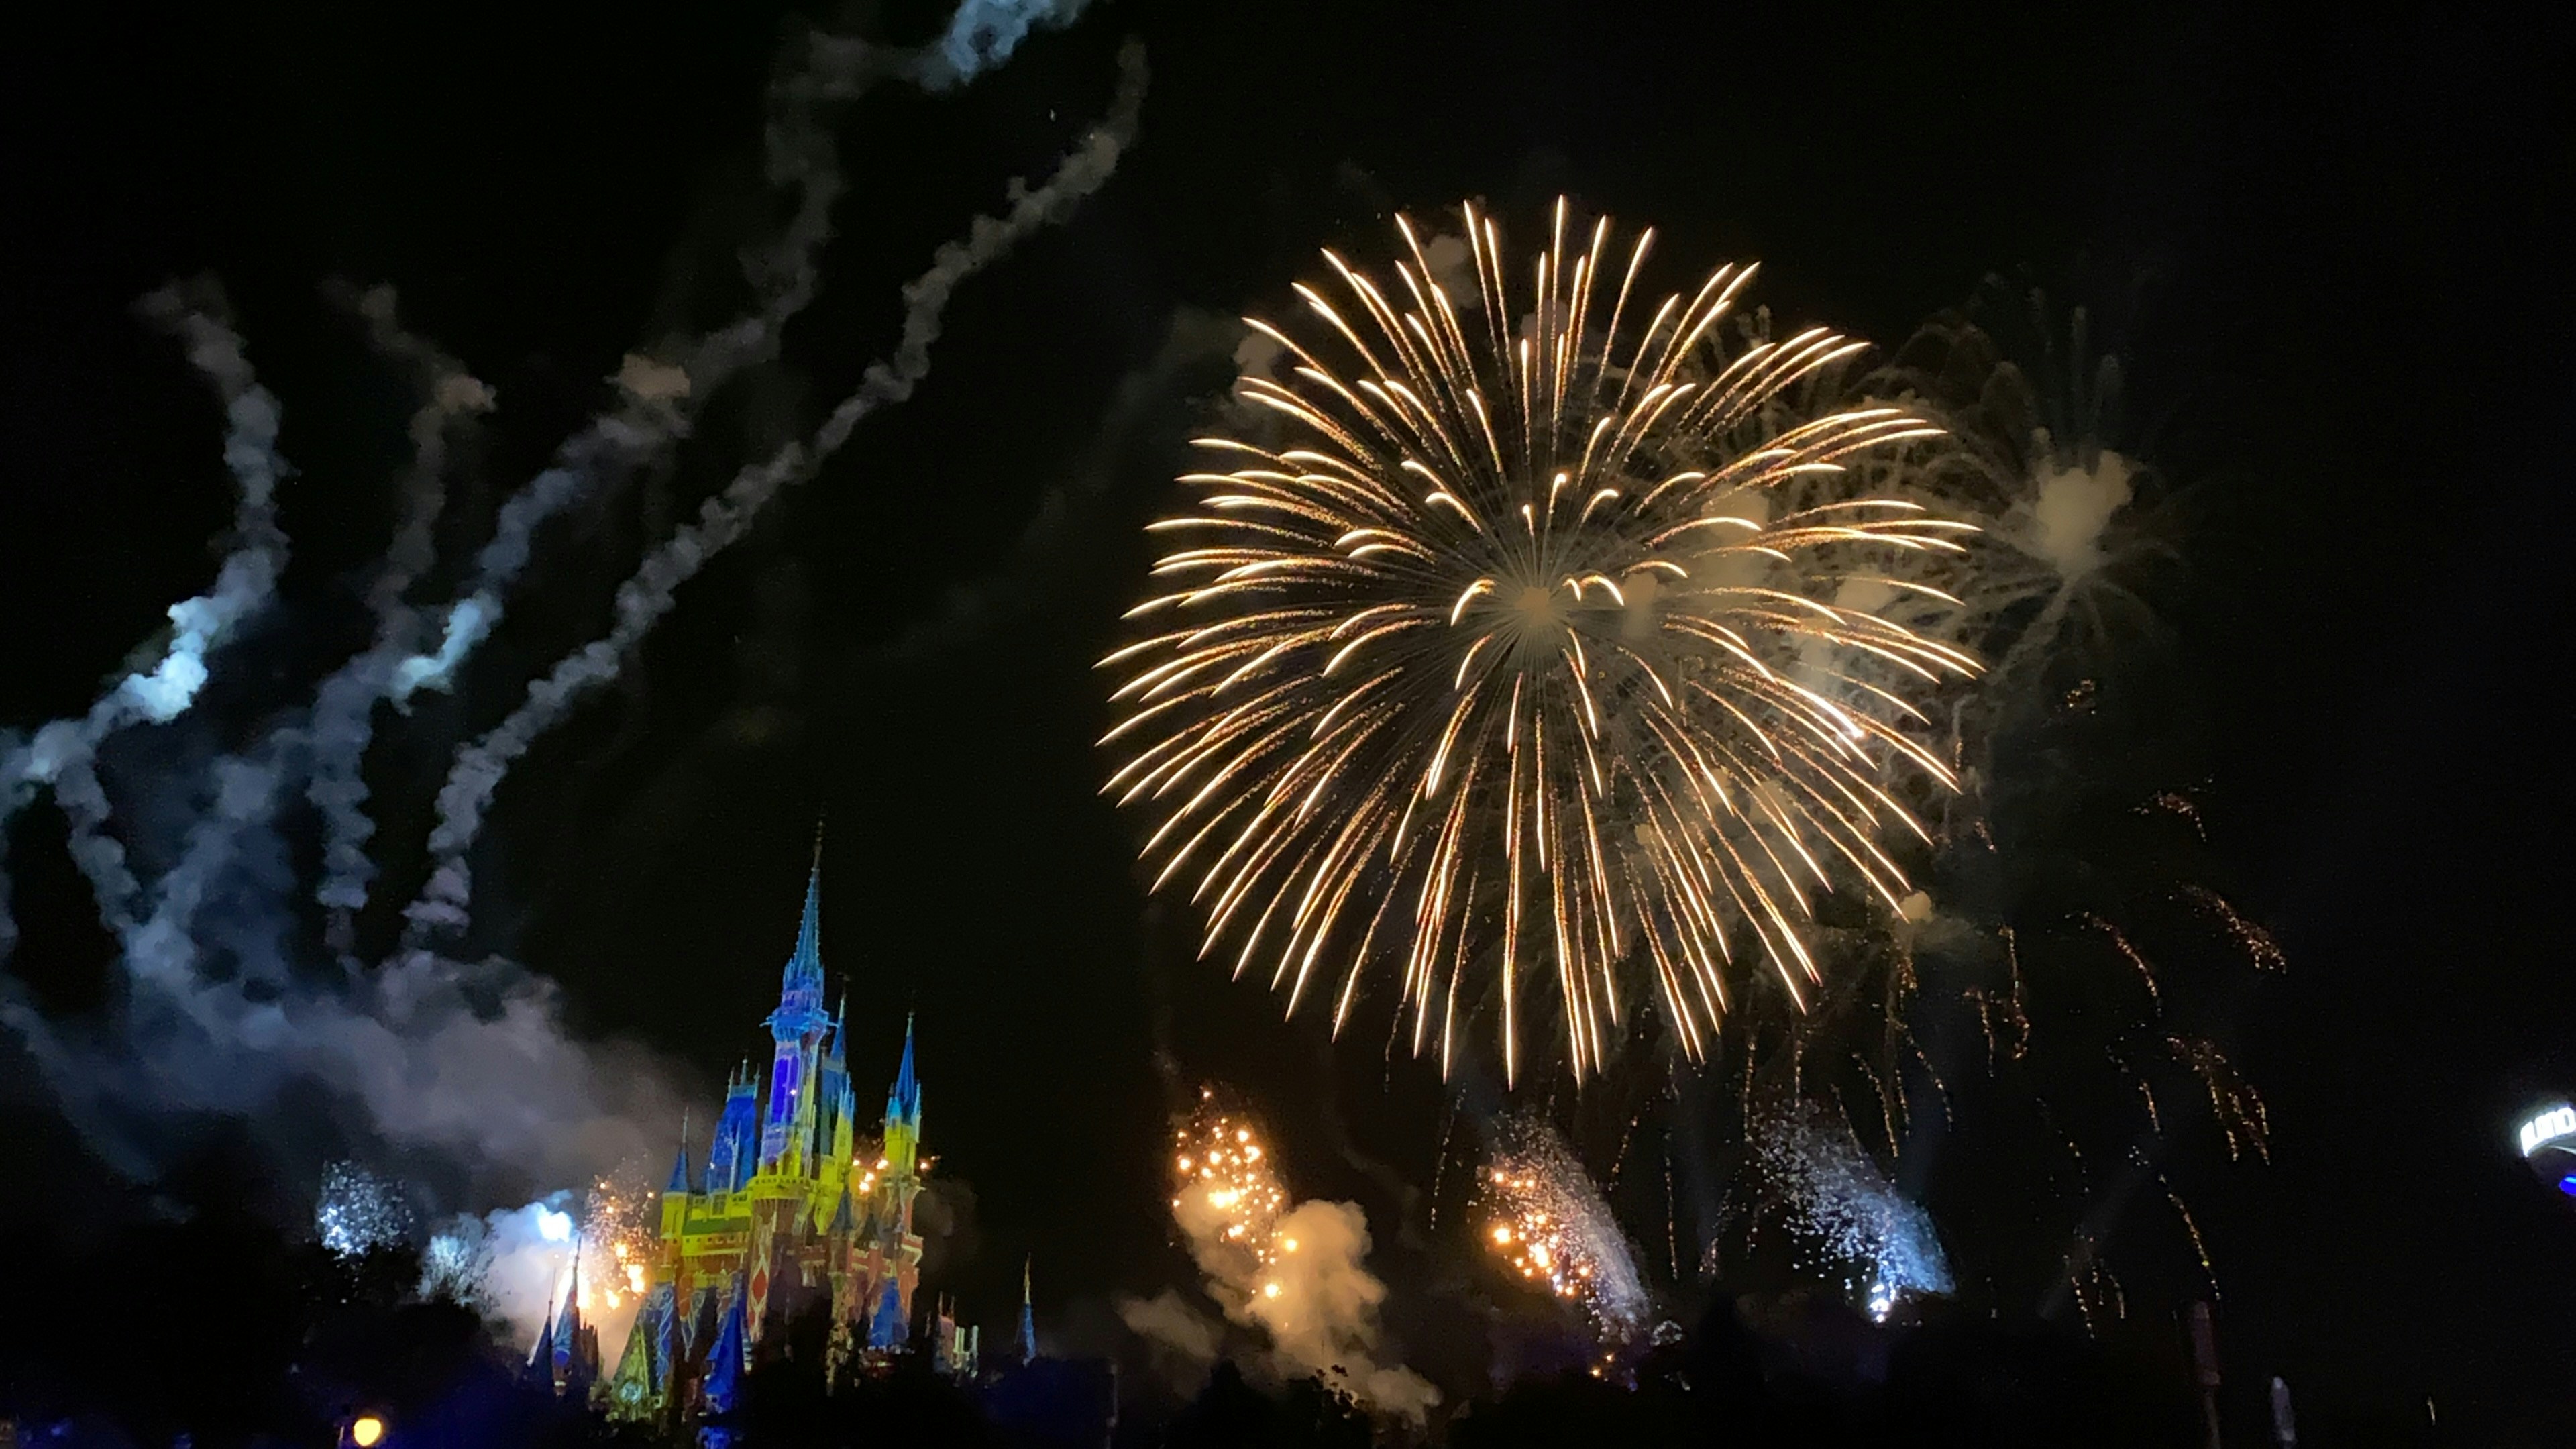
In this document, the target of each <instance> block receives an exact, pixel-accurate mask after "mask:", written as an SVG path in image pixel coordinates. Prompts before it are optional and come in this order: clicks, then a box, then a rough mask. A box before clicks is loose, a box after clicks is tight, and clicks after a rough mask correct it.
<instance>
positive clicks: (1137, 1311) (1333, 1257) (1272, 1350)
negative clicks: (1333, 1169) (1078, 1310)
mask: <svg viewBox="0 0 2576 1449" xmlns="http://www.w3.org/2000/svg"><path fill="white" fill-rule="evenodd" d="M1172 1172H1173V1193H1172V1221H1173V1222H1174V1223H1175V1224H1176V1225H1178V1227H1179V1228H1180V1230H1181V1234H1182V1236H1183V1237H1184V1238H1186V1239H1187V1240H1188V1242H1189V1248H1190V1256H1191V1257H1192V1258H1193V1259H1194V1260H1196V1262H1197V1263H1198V1266H1199V1271H1200V1272H1201V1273H1202V1274H1204V1275H1205V1276H1204V1279H1203V1281H1202V1282H1201V1284H1200V1286H1201V1287H1202V1288H1204V1289H1205V1290H1206V1292H1207V1295H1208V1297H1210V1298H1212V1299H1214V1300H1215V1301H1216V1304H1217V1306H1218V1308H1219V1309H1221V1310H1223V1312H1224V1314H1225V1316H1226V1318H1227V1319H1228V1320H1230V1321H1232V1322H1233V1323H1235V1324H1238V1325H1240V1326H1243V1327H1246V1328H1250V1329H1253V1330H1255V1331H1257V1332H1258V1333H1259V1334H1260V1336H1261V1337H1262V1338H1263V1339H1264V1340H1265V1341H1266V1342H1267V1344H1268V1362H1269V1365H1270V1367H1271V1369H1272V1370H1273V1371H1274V1372H1276V1373H1278V1374H1279V1375H1280V1376H1282V1377H1284V1378H1305V1377H1316V1378H1320V1379H1322V1380H1323V1381H1324V1382H1325V1383H1326V1384H1327V1385H1329V1386H1331V1387H1332V1388H1335V1389H1339V1390H1342V1391H1344V1392H1346V1393H1348V1394H1350V1395H1351V1397H1353V1398H1354V1399H1357V1400H1358V1401H1359V1402H1360V1403H1362V1404H1364V1405H1366V1406H1367V1407H1369V1408H1371V1409H1373V1410H1376V1411H1378V1412H1380V1413H1386V1414H1393V1415H1398V1416H1401V1417H1403V1418H1406V1419H1411V1420H1415V1421H1419V1420H1421V1419H1422V1418H1423V1417H1424V1415H1425V1414H1427V1413H1428V1412H1429V1410H1430V1408H1431V1406H1432V1405H1434V1404H1437V1403H1438V1402H1439V1401H1440V1393H1439V1391H1438V1390H1437V1389H1434V1388H1433V1387H1432V1386H1431V1385H1430V1383H1429V1382H1428V1381H1426V1380H1425V1379H1423V1377H1422V1376H1421V1375H1419V1374H1417V1373H1415V1372H1413V1371H1412V1370H1411V1369H1408V1368H1405V1367H1403V1366H1401V1365H1398V1364H1385V1363H1380V1362H1379V1361H1378V1355H1379V1332H1378V1319H1377V1310H1378V1305H1379V1304H1380V1303H1382V1302H1384V1301H1385V1299H1386V1284H1385V1283H1384V1282H1382V1281H1380V1280H1379V1279H1378V1277H1377V1276H1376V1275H1375V1274H1373V1273H1371V1272H1369V1271H1368V1268H1367V1267H1366V1266H1365V1260H1366V1259H1367V1257H1368V1252H1369V1232H1368V1218H1367V1215H1366V1214H1364V1213H1362V1212H1361V1211H1360V1209H1359V1207H1358V1206H1357V1205H1356V1204H1353V1203H1346V1202H1303V1203H1301V1202H1296V1201H1294V1200H1293V1199H1291V1198H1290V1197H1289V1195H1288V1190H1287V1187H1286V1184H1285V1183H1284V1182H1283V1181H1282V1180H1281V1178H1280V1176H1279V1172H1278V1165H1277V1163H1276V1161H1275V1160H1274V1159H1273V1158H1272V1157H1271V1156H1270V1155H1269V1150H1268V1148H1267V1146H1266V1145H1265V1144H1264V1143H1263V1142H1262V1140H1261V1135H1260V1133H1259V1132H1258V1131H1257V1130H1256V1129H1255V1128H1254V1127H1253V1125H1252V1123H1251V1122H1250V1121H1249V1120H1247V1119H1246V1118H1245V1117H1243V1116H1242V1115H1241V1114H1240V1113H1235V1112H1229V1111H1226V1110H1225V1109H1224V1108H1222V1107H1220V1106H1219V1105H1217V1103H1216V1100H1215V1096H1214V1094H1213V1093H1212V1092H1202V1093H1201V1098H1200V1106H1199V1110H1198V1111H1197V1112H1196V1113H1195V1114H1193V1115H1192V1116H1191V1118H1190V1119H1189V1120H1188V1122H1187V1123H1185V1124H1183V1125H1182V1126H1180V1127H1178V1128H1176V1129H1175V1131H1174V1133H1173V1155H1172ZM1118 1312H1119V1317H1120V1318H1121V1319H1123V1320H1124V1321H1125V1322H1126V1324H1127V1326H1128V1328H1129V1329H1130V1330H1132V1331H1133V1332H1135V1333H1136V1334H1138V1335H1139V1336H1141V1337H1143V1338H1145V1339H1146V1340H1147V1341H1148V1342H1150V1343H1153V1344H1155V1345H1156V1346H1158V1347H1160V1348H1162V1349H1164V1350H1166V1351H1169V1352H1171V1353H1173V1354H1174V1355H1175V1356H1177V1357H1179V1358H1181V1359H1183V1360H1184V1361H1185V1362H1188V1363H1191V1364H1193V1365H1197V1366H1204V1365H1205V1364H1206V1363H1207V1362H1209V1361H1210V1360H1212V1359H1213V1358H1214V1357H1215V1356H1216V1353H1217V1350H1218V1348H1219V1347H1220V1345H1221V1344H1222V1343H1223V1340H1224V1333H1223V1331H1222V1330H1221V1329H1220V1327H1219V1326H1218V1325H1217V1324H1215V1323H1213V1322H1211V1321H1209V1320H1208V1319H1207V1318H1206V1317H1205V1316H1203V1315H1202V1314H1200V1313H1199V1312H1198V1311H1197V1310H1196V1309H1194V1308H1192V1307H1190V1306H1189V1304H1188V1303H1187V1302H1186V1301H1185V1300H1184V1299H1182V1297H1181V1296H1180V1295H1179V1294H1177V1293H1173V1292H1170V1291H1169V1290H1166V1291H1165V1292H1163V1293H1162V1294H1160V1295H1157V1296H1156V1297H1154V1298H1151V1299H1126V1300H1122V1301H1121V1302H1120V1304H1119V1305H1118Z"/></svg>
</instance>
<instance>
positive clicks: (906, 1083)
mask: <svg viewBox="0 0 2576 1449" xmlns="http://www.w3.org/2000/svg"><path fill="white" fill-rule="evenodd" d="M886 1120H887V1121H888V1122H901V1123H903V1124H904V1125H905V1126H907V1127H912V1128H916V1129H917V1128H919V1127H920V1126H921V1079H920V1078H919V1077H918V1076H915V1075H914V1074H913V1070H912V1013H911V1012H908V1011H907V1012H905V1013H904V1014H903V1062H902V1064H901V1065H899V1066H897V1067H896V1068H895V1069H894V1090H893V1091H892V1092H890V1093H888V1094H887V1095H886Z"/></svg>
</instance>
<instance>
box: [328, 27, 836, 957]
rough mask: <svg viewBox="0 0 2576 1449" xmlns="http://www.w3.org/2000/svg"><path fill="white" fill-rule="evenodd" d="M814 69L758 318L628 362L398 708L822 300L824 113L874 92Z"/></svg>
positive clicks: (527, 504) (800, 97)
mask: <svg viewBox="0 0 2576 1449" xmlns="http://www.w3.org/2000/svg"><path fill="white" fill-rule="evenodd" d="M807 45H808V54H809V61H808V63H807V64H806V65H805V66H803V67H800V68H798V69H797V70H796V71H794V72H793V73H791V74H790V75H789V76H788V77H787V78H786V79H785V80H783V81H782V82H780V83H779V84H778V85H776V86H775V87H773V89H772V93H771V101H772V109H773V111H774V112H775V113H776V114H775V115H774V117H773V119H772V120H771V122H770V125H769V127H768V130H767V132H766V135H765V140H764V146H765V149H766V153H767V155H766V167H767V173H768V177H769V181H770V184H772V185H773V186H778V187H781V188H792V189H793V190H794V191H795V193H796V197H797V203H796V213H795V215H794V216H793V217H792V218H791V219H790V220H789V221H788V223H787V225H786V227H785V228H784V229H782V230H781V231H780V233H779V235H778V237H777V239H776V241H774V242H773V243H772V244H771V245H770V246H769V247H768V248H767V250H765V251H763V252H759V253H755V254H753V255H751V256H749V257H746V258H745V271H746V273H747V274H748V275H749V277H750V280H751V282H752V284H753V286H754V287H755V288H756V289H757V290H758V291H759V293H760V304H759V306H758V307H756V308H755V309H753V310H752V311H751V312H749V313H746V314H745V315H743V316H741V317H738V318H736V319H735V320H734V321H733V322H731V323H729V324H727V325H726V326H724V327H721V328H718V329H716V330H715V331H713V332H710V333H708V334H707V335H705V336H704V337H701V338H699V339H698V340H697V341H696V342H695V343H693V344H691V345H690V346H688V347H686V348H685V349H682V351H681V356H680V358H679V360H678V361H676V362H666V361H661V360H658V359H655V358H652V357H648V356H646V355H644V354H642V353H629V354H627V356H626V358H625V361H624V363H623V365H622V366H620V368H619V369H618V373H617V376H616V377H615V378H614V379H613V380H614V381H615V382H616V384H617V388H618V395H619V403H618V406H617V407H616V409H615V410H614V411H612V412H609V413H607V414H605V415H603V416H601V417H600V418H598V419H597V420H595V421H593V422H592V423H591V425H590V426H589V427H587V428H585V429H583V430H582V431H581V432H580V433H578V434H576V435H575V436H574V437H573V438H572V439H571V440H569V441H567V442H566V443H565V444H564V445H563V446H562V448H560V449H559V450H557V452H556V455H555V462H554V466H552V467H550V468H548V469H546V470H545V471H544V472H542V473H540V474H538V475H537V476H536V477H535V478H534V479H532V480H530V482H529V483H528V485H527V486H526V487H525V488H522V489H520V490H519V491H518V492H517V493H515V494H512V495H511V497H510V498H509V500H508V501H507V502H505V503H503V504H502V505H501V512H500V516H499V517H498V518H496V519H495V520H494V522H493V530H492V537H491V539H490V540H489V541H487V542H486V543H485V544H484V545H483V548H482V551H481V552H480V553H479V554H477V555H476V557H475V561H474V576H473V581H472V582H471V583H470V584H469V585H467V588H466V595H465V597H464V598H462V599H460V600H458V601H457V602H456V603H455V604H454V605H453V606H452V607H451V608H450V609H449V610H448V611H447V617H446V619H445V622H444V624H443V626H442V632H441V637H440V639H439V644H438V648H437V649H436V650H435V651H434V652H431V653H425V654H414V655H412V656H410V657H408V658H406V659H404V660H403V661H402V662H401V663H400V664H399V665H397V666H396V668H395V670H394V673H393V677H392V679H391V680H390V681H389V682H388V684H387V685H386V688H387V690H389V692H390V695H391V697H392V698H393V699H394V701H395V702H396V703H402V702H405V701H407V700H409V699H410V697H411V695H412V694H413V693H414V692H415V691H417V690H421V689H440V690H443V689H446V688H447V687H448V686H449V685H450V684H451V683H453V682H454V679H455V675H456V671H457V669H458V667H459V666H461V665H462V664H464V662H465V661H466V659H467V658H468V657H470V656H471V655H472V653H473V652H474V649H475V647H476V646H477V645H479V644H481V643H482V642H483V640H484V639H486V638H487V637H489V636H490V634H491V632H492V630H493V628H494V627H495V626H497V625H498V624H499V623H500V622H501V617H502V614H503V612H504V608H505V600H506V599H507V598H508V596H509V593H510V591H511V589H512V588H513V587H514V586H515V585H516V584H517V583H518V581H519V576H520V575H521V574H522V573H524V572H525V571H526V569H527V566H528V561H529V558H530V556H531V555H532V554H533V552H534V550H535V547H536V534H537V530H538V529H539V528H540V527H542V526H543V525H544V524H545V523H546V521H547V520H549V519H551V518H553V517H555V516H556V515H557V514H559V513H562V512H563V511H564V510H565V509H567V508H570V507H572V506H573V505H574V504H576V503H579V502H581V501H583V500H584V499H586V498H588V497H589V496H590V494H591V492H592V490H593V489H595V488H596V487H597V486H598V485H599V484H600V483H601V482H602V481H603V480H605V479H607V478H609V477H611V476H613V475H618V474H623V473H626V472H629V471H632V470H634V469H637V468H641V467H644V466H647V465H648V464H650V463H652V462H654V461H656V460H657V459H659V458H661V457H662V456H663V455H664V454H666V453H667V452H669V450H670V449H672V448H673V447H675V446H677V445H678V443H679V442H680V440H681V439H683V438H685V437H686V436H688V433H689V429H690V427H691V425H692V423H693V422H694V421H695V419H696V415H697V409H698V408H699V407H701V406H703V405H704V403H705V401H706V399H707V398H708V397H710V396H712V395H713V394H714V393H715V391H716V390H717V389H718V388H719V387H721V386H723V385H724V383H726V382H727V381H729V380H731V379H732V378H733V377H734V376H735V375H736V374H737V373H740V372H741V371H742V370H743V369H745V368H747V367H751V366H754V365H756V364H758V363H762V362H766V361H768V360H770V359H771V358H774V357H776V356H777V355H778V339H779V335H780V333H781V332H783V331H784V330H785V328H786V326H787V323H788V322H789V320H790V319H792V318H794V317H795V316H796V314H797V313H799V312H801V311H803V310H804V309H805V304H806V303H808V302H810V301H812V300H813V297H814V293H815V291H816V289H817V287H818V285H819V282H820V273H819V259H820V256H821V253H822V249H823V245H824V243H826V242H828V241H830V240H831V237H832V207H833V204H834V203H835V202H836V201H838V200H839V198H840V194H841V188H842V181H841V171H840V164H839V157H838V152H837V148H836V146H835V144H834V139H833V134H832V131H831V129H830V127H829V124H828V122H829V119H830V118H829V116H828V115H827V114H826V113H825V111H824V109H823V102H824V101H825V100H827V99H828V100H845V99H851V98H855V96H856V95H858V94H859V93H860V92H862V91H863V90H865V88H866V87H865V85H864V84H854V83H852V82H851V81H850V79H849V77H850V76H852V75H853V74H864V73H865V71H864V67H865V64H866V58H867V57H868V56H869V55H870V54H871V51H870V49H869V48H868V47H867V46H865V45H863V44H861V43H859V42H856V41H839V40H835V39H833V38H831V37H826V36H823V35H821V34H814V35H811V36H809V37H808V40H807ZM369 879H370V876H369V874H368V873H367V872H366V870H365V863H364V860H363V857H361V860H360V862H359V863H358V864H357V865H356V866H354V867H351V868H349V869H346V870H337V871H335V872H334V873H333V874H332V875H331V876H330V877H329V878H328V879H326V880H325V882H324V884H323V889H324V891H326V892H328V893H329V894H328V895H326V896H325V898H324V900H325V904H329V905H334V906H337V907H340V908H342V909H352V908H354V907H355V906H357V905H363V904H364V903H365V892H366V885H367V882H368V880H369Z"/></svg>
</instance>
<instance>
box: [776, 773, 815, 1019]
mask: <svg viewBox="0 0 2576 1449" xmlns="http://www.w3.org/2000/svg"><path fill="white" fill-rule="evenodd" d="M781 975H782V976H783V977H784V979H783V980H781V981H780V983H779V985H780V987H781V988H782V989H783V990H785V991H794V990H795V989H796V988H797V987H799V986H807V985H810V986H811V989H812V990H813V993H814V999H815V1005H816V1006H817V1007H818V1008H819V1007H820V1006H821V1004H822V996H823V822H821V821H819V820H817V821H815V822H814V863H813V865H812V866H810V867H809V868H808V869H807V870H806V872H805V911H804V914H803V915H802V916H801V917H800V918H799V919H798V920H797V922H796V949H795V950H794V951H793V952H791V953H789V955H788V957H787V969H786V971H784V972H783V973H781Z"/></svg>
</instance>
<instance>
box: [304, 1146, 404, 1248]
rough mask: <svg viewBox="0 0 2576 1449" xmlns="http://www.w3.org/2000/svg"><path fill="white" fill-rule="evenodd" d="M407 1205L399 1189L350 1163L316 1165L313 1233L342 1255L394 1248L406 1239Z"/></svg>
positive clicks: (323, 1244)
mask: <svg viewBox="0 0 2576 1449" xmlns="http://www.w3.org/2000/svg"><path fill="white" fill-rule="evenodd" d="M411 1230H412V1213H411V1204H410V1203H408V1202H406V1201H405V1200H404V1198H403V1193H402V1189H401V1188H400V1187H398V1186H396V1185H395V1184H394V1183H393V1182H391V1181H389V1180H387V1179H385V1178H382V1177H378V1176H377V1175H376V1174H374V1173H372V1172H369V1171H368V1170H367V1169H365V1168H363V1167H360V1166H359V1165H358V1164H356V1163H354V1162H334V1163H332V1164H331V1165H330V1166H328V1167H326V1168H324V1169H322V1191H321V1195H320V1197H319V1198H318V1199H317V1200H316V1201H315V1203H314V1204H313V1233H314V1236H315V1237H317V1238H320V1239H321V1240H322V1246H323V1247H326V1248H328V1249H330V1250H331V1251H332V1252H334V1253H337V1254H339V1255H340V1256H341V1257H343V1258H350V1257H355V1256H357V1255H358V1254H360V1253H366V1252H372V1251H374V1250H375V1249H378V1248H391V1247H398V1246H400V1245H402V1244H403V1243H405V1242H407V1241H409V1240H410V1238H411Z"/></svg>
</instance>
